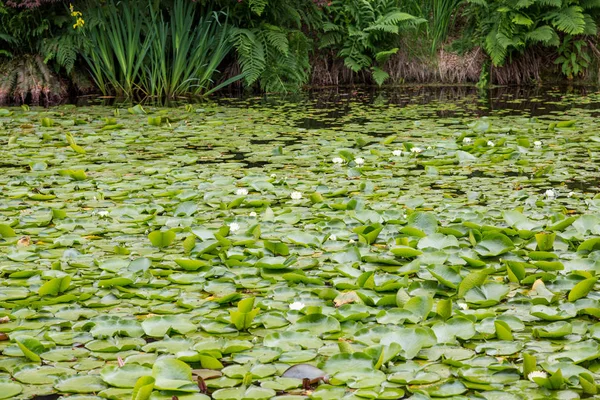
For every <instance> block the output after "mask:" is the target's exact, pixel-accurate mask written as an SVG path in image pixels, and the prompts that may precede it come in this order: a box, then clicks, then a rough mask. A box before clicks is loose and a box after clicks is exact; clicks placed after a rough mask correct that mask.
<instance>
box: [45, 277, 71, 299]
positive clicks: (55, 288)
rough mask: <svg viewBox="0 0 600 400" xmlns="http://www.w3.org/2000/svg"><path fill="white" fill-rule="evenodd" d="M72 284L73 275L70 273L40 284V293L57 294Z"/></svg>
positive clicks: (46, 294)
mask: <svg viewBox="0 0 600 400" xmlns="http://www.w3.org/2000/svg"><path fill="white" fill-rule="evenodd" d="M70 284H71V277H70V276H69V275H66V276H63V277H61V278H54V279H51V280H49V281H48V282H46V283H44V284H43V285H42V286H40V288H39V289H38V294H39V295H40V296H56V295H58V294H59V293H62V292H64V291H65V290H67V289H68V288H69V285H70Z"/></svg>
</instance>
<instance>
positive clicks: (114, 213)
mask: <svg viewBox="0 0 600 400" xmlns="http://www.w3.org/2000/svg"><path fill="white" fill-rule="evenodd" d="M86 23H87V22H86ZM390 92H391V94H392V95H398V91H390ZM390 92H386V91H381V92H380V93H378V94H377V96H376V97H375V98H374V100H373V101H361V99H363V97H362V94H361V93H358V94H357V95H355V97H353V99H352V101H349V102H347V101H335V102H333V101H332V102H330V103H327V99H322V98H316V99H314V100H305V101H303V102H302V103H300V104H289V103H284V102H279V103H276V106H270V107H265V104H264V102H263V101H262V99H261V98H259V99H258V100H257V99H252V100H248V101H245V100H232V101H231V103H230V105H228V106H222V105H217V104H215V103H213V102H207V103H206V104H203V105H202V107H201V108H198V107H195V106H193V105H192V104H187V105H185V106H179V107H171V108H161V107H151V106H146V107H142V106H140V105H136V106H134V107H129V108H127V106H122V105H117V106H116V107H103V106H80V107H75V106H72V105H66V106H59V107H51V108H49V109H43V108H41V107H31V108H28V107H12V108H4V109H0V125H1V126H2V129H3V132H4V136H0V160H1V161H0V162H1V164H0V166H2V171H3V173H2V174H0V187H2V191H0V265H1V271H2V280H1V282H0V349H1V350H2V354H1V355H0V367H1V368H2V373H1V374H0V399H12V400H34V399H36V398H37V399H38V400H39V399H40V397H42V396H43V397H42V398H46V399H48V398H50V399H57V400H58V399H63V400H101V399H112V400H132V399H133V400H173V399H180V400H211V399H212V400H244V399H248V400H276V399H281V400H290V399H302V400H323V399H331V400H333V399H336V400H337V399H342V400H359V399H367V398H371V399H376V398H379V399H408V398H411V399H413V400H416V399H436V398H451V397H452V398H455V399H471V398H472V399H506V400H519V399H542V398H548V399H585V398H595V397H597V393H598V391H599V390H600V374H598V371H599V368H600V366H599V364H598V359H600V323H599V322H598V319H599V318H600V298H599V296H598V291H599V290H600V283H598V276H596V275H597V274H599V268H600V195H599V194H598V172H597V171H598V159H597V157H598V154H600V137H599V135H598V130H599V126H598V124H599V121H598V117H597V111H596V110H594V109H590V104H595V103H597V102H598V101H600V95H599V94H597V93H596V94H591V95H589V96H583V95H569V94H567V93H564V92H558V91H555V92H550V93H546V96H545V97H536V96H528V97H527V98H530V97H533V98H531V101H527V102H523V101H522V100H520V99H519V98H518V96H515V95H514V93H507V94H506V95H505V96H498V97H500V98H499V99H498V100H497V101H498V103H496V104H490V105H489V106H488V105H486V103H483V102H481V101H478V100H479V98H478V97H477V96H476V95H473V96H466V97H464V96H462V97H461V96H456V95H455V93H449V94H448V95H447V96H443V97H441V98H438V96H437V95H436V96H433V97H435V99H436V100H435V101H433V102H431V103H429V104H419V103H420V102H421V100H423V98H421V97H420V96H418V94H417V93H418V92H417V91H416V90H415V92H410V93H406V92H403V93H402V94H401V95H400V96H401V97H400V98H399V99H398V100H399V103H400V104H399V105H398V104H395V103H394V102H391V101H388V97H387V96H388V95H389V94H390ZM440 93H441V92H440ZM517 93H518V92H517ZM496 94H497V93H496ZM409 97H410V101H411V106H410V107H405V104H406V101H407V98H409ZM494 97H496V96H494ZM452 98H454V100H452ZM415 99H416V100H418V101H415ZM323 104H327V108H323ZM498 104H503V105H504V107H500V108H497V106H498ZM557 110H558V112H557ZM534 111H536V112H535V113H534ZM532 115H535V118H532ZM357 116H358V118H360V123H359V122H357V119H358V118H357ZM307 121H311V123H312V124H313V127H315V125H314V124H319V125H318V128H319V129H310V132H306V128H307V124H308V122H307ZM341 132H343V134H340V133H341ZM257 138H260V140H257ZM36 396H37V397H36Z"/></svg>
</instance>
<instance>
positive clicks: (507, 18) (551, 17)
mask: <svg viewBox="0 0 600 400" xmlns="http://www.w3.org/2000/svg"><path fill="white" fill-rule="evenodd" d="M469 5H470V7H469V8H470V10H469V11H468V12H467V15H468V16H469V17H470V18H471V21H472V22H473V23H474V24H475V26H476V28H475V35H476V36H477V37H478V38H479V39H480V40H481V44H482V46H483V48H484V49H485V51H486V52H487V53H488V55H489V56H490V59H491V61H492V63H493V64H494V65H495V66H500V65H503V64H504V63H505V61H506V60H507V58H508V57H509V56H510V55H511V54H512V53H513V52H515V53H520V52H523V51H524V50H525V49H526V48H528V47H530V46H534V45H543V46H552V47H558V46H560V45H561V35H566V37H570V35H581V34H586V35H594V34H595V33H596V24H595V23H594V20H593V18H592V16H591V15H590V12H592V11H593V10H594V9H596V8H597V7H599V6H600V4H598V3H597V2H586V1H580V0H567V1H559V0H529V1H523V0H491V1H487V0H469ZM567 72H569V71H567Z"/></svg>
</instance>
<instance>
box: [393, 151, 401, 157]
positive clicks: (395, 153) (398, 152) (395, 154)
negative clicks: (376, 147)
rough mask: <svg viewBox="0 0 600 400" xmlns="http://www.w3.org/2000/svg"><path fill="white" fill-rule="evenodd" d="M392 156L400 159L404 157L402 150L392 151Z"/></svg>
mask: <svg viewBox="0 0 600 400" xmlns="http://www.w3.org/2000/svg"><path fill="white" fill-rule="evenodd" d="M392 154H393V155H394V156H396V157H400V156H401V155H402V150H394V151H392Z"/></svg>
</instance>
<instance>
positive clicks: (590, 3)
mask: <svg viewBox="0 0 600 400" xmlns="http://www.w3.org/2000/svg"><path fill="white" fill-rule="evenodd" d="M579 6H580V7H581V8H583V9H584V10H590V9H592V8H600V0H579Z"/></svg>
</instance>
